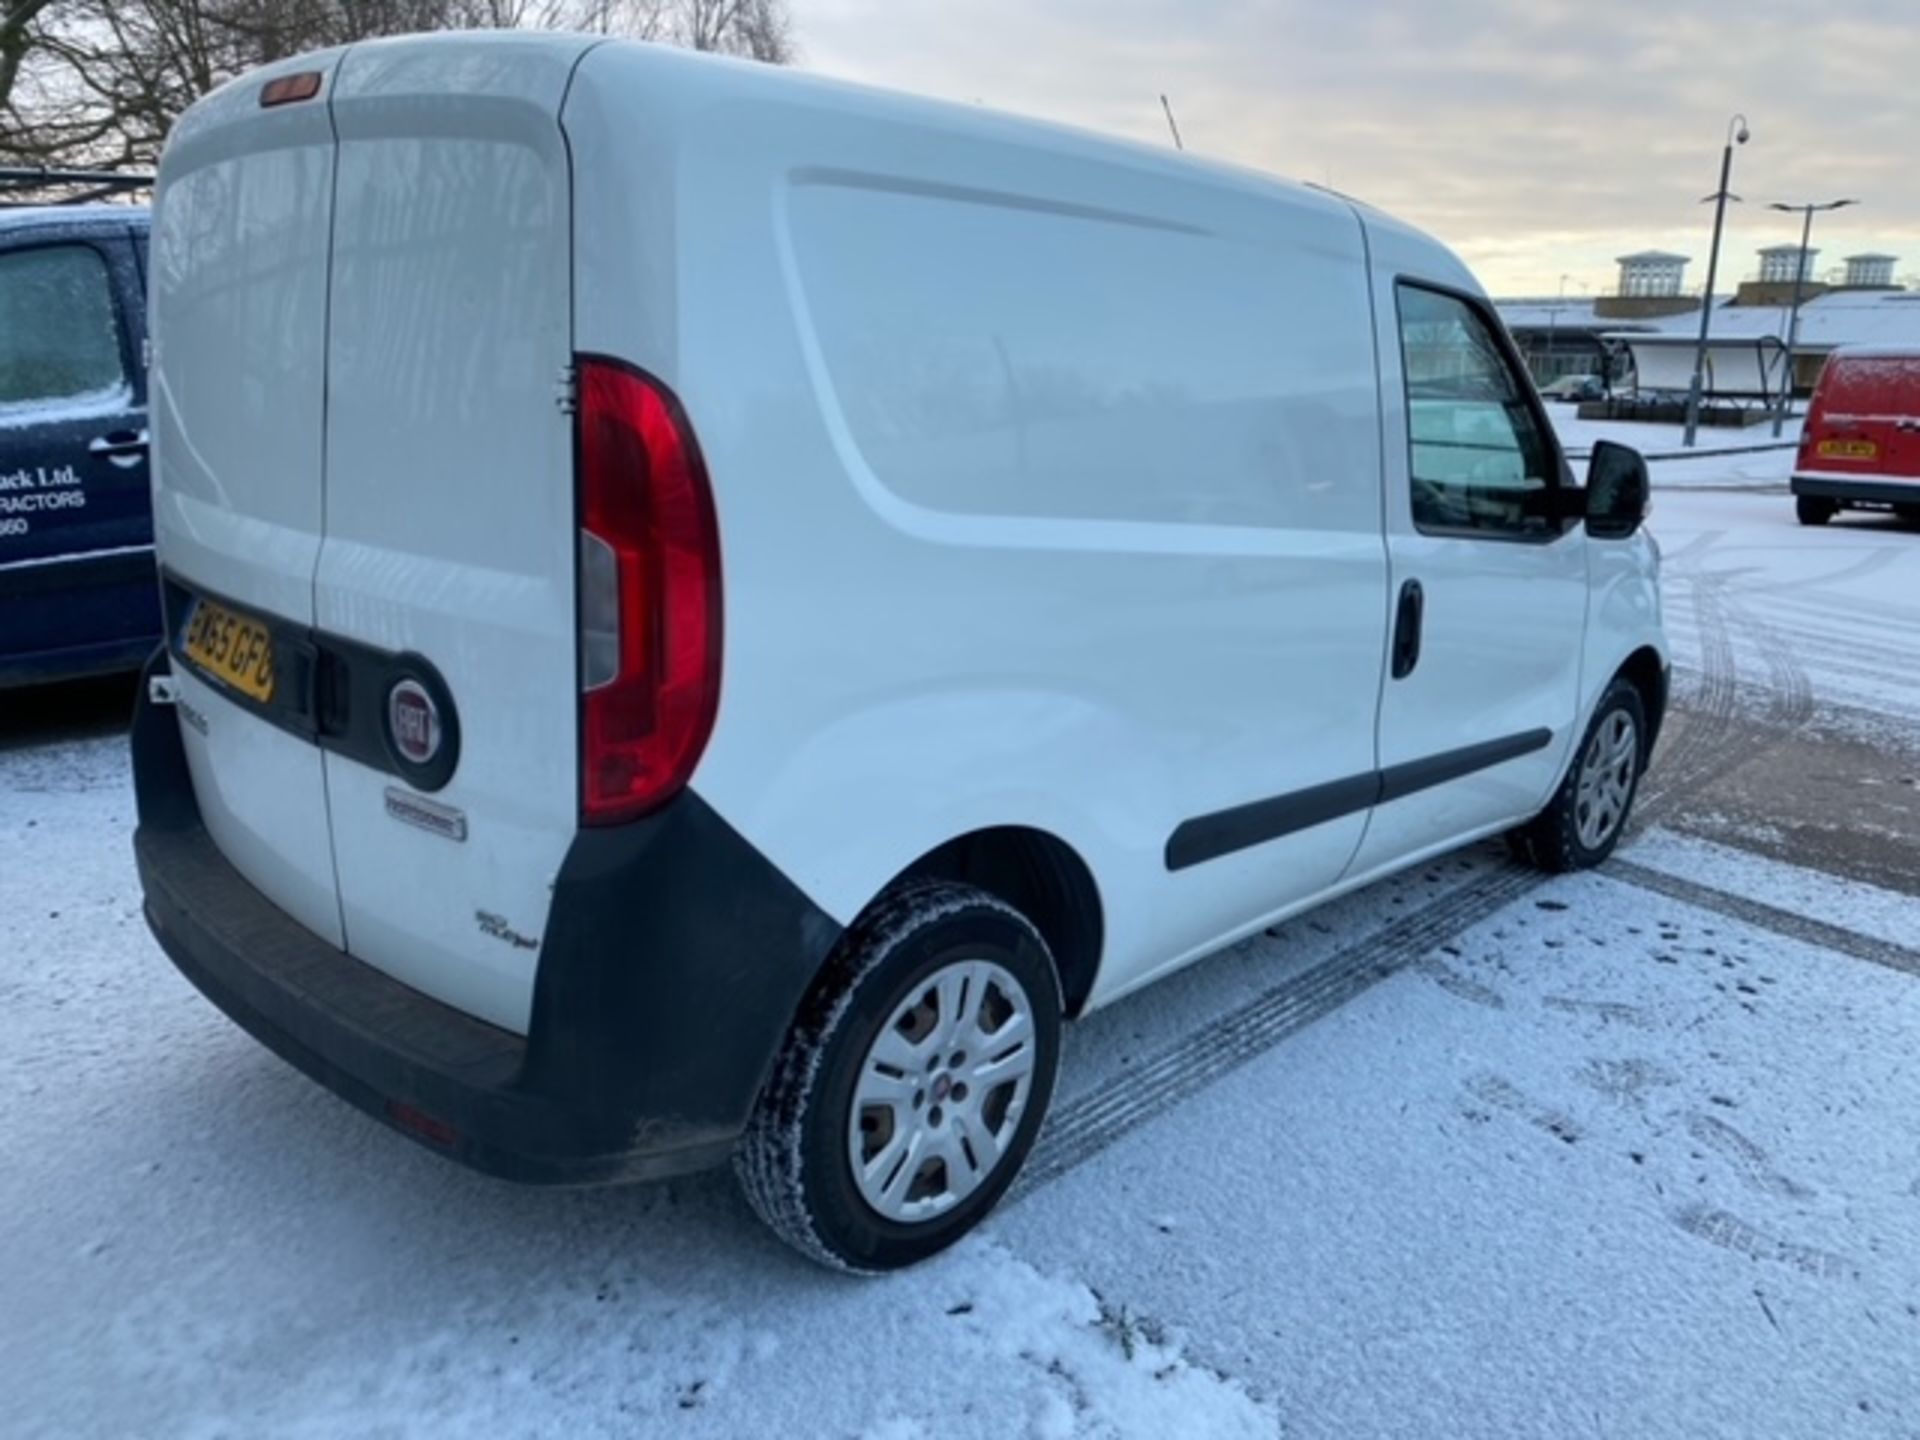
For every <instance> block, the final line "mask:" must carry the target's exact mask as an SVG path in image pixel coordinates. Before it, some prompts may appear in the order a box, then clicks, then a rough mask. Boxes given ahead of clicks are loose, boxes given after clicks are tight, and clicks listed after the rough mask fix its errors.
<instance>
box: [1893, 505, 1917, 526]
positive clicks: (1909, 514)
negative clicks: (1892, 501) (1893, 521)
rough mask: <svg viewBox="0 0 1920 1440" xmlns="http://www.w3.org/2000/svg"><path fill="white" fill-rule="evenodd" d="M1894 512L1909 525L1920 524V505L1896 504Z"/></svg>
mask: <svg viewBox="0 0 1920 1440" xmlns="http://www.w3.org/2000/svg"><path fill="white" fill-rule="evenodd" d="M1893 513H1894V514H1895V515H1898V516H1899V517H1900V518H1901V519H1902V520H1904V521H1906V522H1907V524H1909V525H1920V505H1896V506H1894V507H1893Z"/></svg>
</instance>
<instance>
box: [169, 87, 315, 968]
mask: <svg viewBox="0 0 1920 1440" xmlns="http://www.w3.org/2000/svg"><path fill="white" fill-rule="evenodd" d="M338 59H339V55H338V52H330V53H324V54H318V55H307V56H303V57H301V58H300V59H298V60H296V61H290V62H286V63H284V64H281V65H279V66H274V67H269V68H268V69H266V70H263V71H257V72H255V73H254V74H252V75H249V76H247V77H246V78H245V79H243V80H238V81H235V82H234V83H232V84H230V85H228V86H227V87H226V88H225V89H223V90H221V91H218V92H216V93H215V94H213V95H211V96H209V97H207V98H206V99H204V100H202V101H201V102H200V103H199V104H197V105H195V106H194V107H193V108H192V109H191V110H190V111H189V112H188V113H187V114H186V115H185V116H184V117H182V119H181V121H180V123H179V124H178V125H177V126H175V128H174V131H173V135H172V137H171V138H170V139H169V141H168V144H167V150H166V154H165V156H164V158H163V159H162V161H161V166H160V178H159V186H158V191H157V201H156V208H155V212H154V216H153V242H152V256H151V266H150V269H151V274H150V286H149V289H150V302H151V311H152V317H153V325H154V329H153V347H154V349H153V364H152V368H151V371H150V373H149V376H148V382H149V390H150V395H149V400H150V404H149V409H150V412H151V426H152V431H153V462H154V468H155V484H154V529H155V534H156V538H157V540H158V542H159V546H160V553H161V556H162V558H163V563H164V565H165V566H166V567H167V571H166V573H165V575H164V576H163V579H164V582H165V583H164V585H163V590H164V595H165V599H166V608H167V614H166V622H167V625H168V643H169V646H170V648H171V649H172V651H173V655H174V660H173V672H174V674H175V676H176V677H177V685H178V687H179V699H180V716H181V721H182V724H181V739H182V741H183V742H184V744H185V747H186V754H187V763H188V766H189V768H190V769H191V771H192V773H193V786H194V791H195V794H196V795H197V797H198V799H199V803H200V811H201V815H202V817H203V818H204V820H205V822H206V826H207V829H208V832H209V833H210V834H211V835H212V837H213V840H214V843H215V844H217V845H218V846H219V847H220V849H221V851H222V853H224V854H225V855H226V857H227V858H228V860H230V861H231V862H232V863H233V865H234V867H235V868H236V869H238V870H239V871H240V873H241V874H243V875H245V876H246V877H247V879H248V880H250V881H251V882H252V883H253V884H254V885H255V887H257V888H258V889H259V890H260V891H261V892H262V893H264V894H265V895H266V896H267V897H268V898H269V899H270V900H272V901H274V903H275V904H277V905H279V906H280V907H281V908H282V909H283V910H285V911H286V912H287V913H288V914H290V915H292V916H293V917H294V918H295V919H297V920H299V921H300V922H301V923H302V924H303V925H305V926H306V927H307V928H308V929H310V930H312V931H313V932H314V933H316V934H318V935H321V936H323V937H326V938H328V939H330V940H332V941H333V943H335V944H338V943H339V941H340V934H341V931H340V908H339V902H338V897H337V895H336V892H335V887H334V881H333V857H332V853H331V849H330V846H329V837H328V826H327V798H326V790H325V779H324V776H323V773H322V769H321V762H320V752H319V750H318V749H316V748H315V747H314V745H313V742H312V740H311V738H310V736H304V735H302V734H300V733H298V732H299V731H300V729H301V728H302V727H303V726H304V725H305V711H306V708H307V707H306V698H307V690H308V687H309V685H310V682H311V674H310V670H309V669H308V668H307V667H305V666H302V665H300V664H298V663H297V661H298V659H299V657H300V655H301V654H302V653H304V652H302V650H301V648H300V647H301V645H302V639H301V637H303V636H304V635H305V633H306V631H307V628H308V627H309V626H311V624H312V623H313V575H314V565H315V562H316V560H317V558H318V556H319V553H320V529H321V508H322V498H323V497H322V487H321V441H322V433H321V417H322V411H323V406H324V403H325V397H324V389H323V386H324V381H325V374H324V361H325V356H326V341H325V336H326V321H327V314H326V301H327V245H328V232H329V228H330V226H331V222H332V196H333V127H332V125H331V123H330V121H329V120H328V117H327V109H326V106H325V104H324V103H315V104H308V103H302V104H288V105H284V106H276V107H267V106H265V105H263V104H262V101H263V99H264V98H265V97H264V95H263V91H264V89H265V87H266V85H267V84H268V83H269V82H271V81H272V80H273V79H275V78H276V77H277V76H279V75H282V74H288V73H296V72H307V71H311V72H317V73H318V74H319V75H320V76H321V77H322V88H323V90H324V86H325V83H326V81H327V80H329V79H330V78H331V76H332V74H333V71H334V69H335V67H336V65H337V63H338ZM216 621H217V622H218V624H217V626H216V625H215V624H214V622H216ZM196 625H197V626H198V630H197V631H194V627H195V626H196ZM190 631H194V633H197V634H199V635H200V636H201V637H203V638H206V639H208V640H209V642H210V643H211V644H213V645H219V644H221V643H224V646H225V648H224V651H223V652H222V653H223V654H224V655H225V657H226V658H228V659H232V658H234V656H235V655H236V653H237V652H236V648H235V647H236V646H238V645H240V644H242V643H246V644H248V646H249V649H251V647H252V645H253V644H254V643H256V642H257V641H258V640H259V638H260V637H262V636H266V635H271V636H273V637H274V638H275V644H276V646H277V647H284V649H279V650H276V657H275V663H274V664H272V665H270V666H268V667H267V668H266V669H265V670H262V669H261V668H260V667H259V666H257V665H256V666H254V667H253V668H252V669H251V670H250V671H248V672H247V673H246V674H241V673H240V672H239V670H238V668H237V667H236V668H235V669H234V670H233V671H232V672H230V673H229V674H228V675H227V677H226V678H225V679H214V678H209V672H208V671H204V670H201V669H197V668H195V666H194V665H193V664H192V663H190V662H189V661H188V659H187V657H186V653H185V652H186V650H187V648H188V644H187V642H188V638H189V634H190ZM248 637H251V638H248ZM202 653H203V654H206V655H208V656H209V657H210V656H211V653H212V652H211V650H203V652H202ZM269 677H270V679H269ZM249 690H251V692H252V693H249Z"/></svg>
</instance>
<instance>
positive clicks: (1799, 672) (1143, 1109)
mask: <svg viewBox="0 0 1920 1440" xmlns="http://www.w3.org/2000/svg"><path fill="white" fill-rule="evenodd" d="M1692 592H1693V599H1694V604H1695V610H1696V613H1698V614H1699V615H1700V617H1701V630H1702V662H1703V664H1702V669H1701V671H1700V672H1699V680H1698V683H1697V684H1696V686H1695V689H1694V692H1693V693H1692V694H1691V695H1689V696H1688V697H1686V700H1685V702H1684V708H1685V710H1686V713H1687V716H1688V723H1687V725H1686V726H1685V728H1684V730H1683V732H1682V733H1681V735H1680V736H1679V737H1678V738H1677V739H1676V741H1675V742H1674V744H1673V745H1672V746H1671V747H1670V748H1669V749H1668V750H1667V751H1665V752H1663V754H1662V756H1661V764H1660V770H1659V771H1658V772H1655V773H1658V774H1660V775H1661V777H1662V780H1663V782H1664V783H1662V784H1661V785H1660V786H1659V787H1658V788H1657V789H1654V788H1650V789H1649V791H1648V793H1647V794H1646V795H1645V797H1644V799H1643V801H1642V808H1641V816H1642V819H1641V822H1640V823H1641V824H1643V825H1644V824H1646V823H1649V822H1651V821H1653V820H1655V819H1657V818H1658V816H1659V815H1660V814H1661V813H1662V812H1663V811H1665V810H1666V809H1668V808H1670V807H1671V806H1672V805H1674V804H1676V803H1678V802H1679V801H1681V800H1684V799H1685V798H1686V797H1688V796H1690V795H1692V794H1694V793H1696V792H1697V791H1699V790H1700V789H1702V788H1704V787H1705V786H1707V785H1710V784H1712V783H1713V782H1714V781H1715V780H1716V779H1718V778H1720V777H1721V776H1722V775H1724V774H1727V773H1729V772H1731V771H1732V770H1734V769H1736V768H1738V767H1739V766H1742V765H1745V764H1747V763H1749V762H1750V761H1752V760H1753V759H1754V758H1756V756H1758V755H1759V754H1761V753H1764V752H1765V750H1767V749H1770V748H1772V746H1773V745H1776V744H1778V743H1779V742H1780V740H1782V739H1784V738H1785V737H1786V735H1787V734H1789V733H1791V731H1792V730H1793V729H1796V728H1798V727H1799V726H1800V725H1802V724H1804V723H1805V722H1806V720H1807V719H1808V718H1810V717H1811V715H1812V713H1813V697H1812V689H1811V686H1810V685H1809V683H1808V681H1807V677H1806V672H1805V671H1804V669H1802V668H1801V667H1800V666H1799V664H1798V661H1797V659H1796V657H1795V656H1794V654H1793V652H1792V649H1791V647H1790V646H1787V645H1786V644H1785V642H1784V641H1783V640H1781V639H1780V638H1779V637H1777V636H1770V635H1769V634H1768V632H1767V627H1765V626H1764V624H1762V623H1761V622H1759V621H1758V620H1756V619H1755V618H1754V617H1753V616H1752V615H1751V614H1750V613H1749V612H1747V611H1746V610H1745V608H1744V607H1741V606H1738V605H1737V604H1735V603H1733V602H1731V601H1730V600H1728V598H1727V597H1726V596H1725V595H1724V593H1723V590H1722V588H1721V586H1720V585H1718V584H1716V583H1714V582H1712V581H1706V582H1696V583H1695V584H1694V585H1693V586H1692ZM1735 620H1737V621H1739V622H1740V623H1742V624H1743V625H1746V626H1750V627H1753V628H1754V629H1755V630H1757V631H1758V632H1759V633H1760V634H1761V636H1762V645H1761V650H1762V654H1763V656H1764V657H1765V661H1766V665H1767V669H1768V685H1767V689H1768V693H1769V702H1768V708H1767V714H1766V716H1765V717H1764V722H1763V723H1765V725H1766V728H1767V730H1768V731H1769V732H1770V733H1771V734H1772V735H1773V737H1774V738H1773V739H1771V740H1767V741H1763V742H1761V744H1760V745H1759V746H1757V747H1756V746H1754V745H1751V744H1746V745H1734V744H1731V743H1729V742H1730V741H1731V740H1732V739H1733V737H1734V733H1735V731H1736V730H1737V729H1739V728H1741V726H1742V723H1743V720H1742V717H1741V716H1740V714H1739V709H1738V707H1739V674H1738V672H1737V670H1736V668H1735V659H1734V644H1733V634H1732V624H1733V623H1734V621H1735ZM1768 641H1771V643H1767V642H1768ZM1613 863H1615V864H1620V863H1624V862H1617V861H1616V862H1613ZM1637 868H1639V867H1636V869H1637ZM1550 878H1552V877H1550V876H1547V875H1545V874H1542V873H1540V872H1538V871H1535V870H1531V869H1527V868H1525V867H1523V866H1520V865H1518V864H1514V863H1507V864H1503V865H1500V866H1498V867H1496V868H1494V869H1492V870H1490V871H1488V872H1486V873H1485V874H1483V875H1481V876H1478V877H1476V878H1474V879H1472V880H1469V881H1466V882H1465V883H1464V884H1462V885H1460V886H1459V887H1457V888H1456V889H1454V890H1453V891H1452V892H1451V893H1449V894H1447V895H1446V896H1444V897H1442V898H1441V899H1439V900H1437V901H1435V902H1434V903H1433V904H1431V905H1428V906H1426V907H1425V908H1424V909H1422V910H1421V911H1420V912H1419V913H1418V914H1415V915H1408V916H1404V917H1402V918H1401V919H1399V920H1397V921H1394V922H1393V923H1391V924H1389V925H1388V926H1386V927H1385V928H1384V929H1382V930H1380V931H1377V932H1374V933H1372V934H1370V935H1366V936H1363V937H1362V938H1360V939H1359V940H1356V941H1354V942H1353V943H1351V944H1349V945H1346V946H1344V947H1342V948H1341V949H1340V950H1338V951H1336V952H1335V953H1334V954H1333V955H1332V956H1331V957H1330V958H1328V959H1326V960H1323V961H1321V962H1320V963H1319V964H1317V965H1315V966H1313V967H1312V968H1311V969H1309V970H1307V971H1306V972H1304V973H1303V974H1300V975H1296V976H1292V977H1289V978H1288V979H1287V980H1284V981H1282V982H1281V983H1279V984H1277V985H1275V986H1273V987H1272V988H1271V989H1269V990H1267V991H1265V992H1264V993H1263V994H1261V995H1260V996H1258V997H1257V998H1256V999H1254V1000H1253V1001H1252V1002H1250V1003H1248V1004H1246V1005H1243V1006H1240V1007H1237V1008H1235V1009H1233V1010H1231V1011H1228V1012H1226V1013H1224V1014H1222V1015H1220V1016H1218V1017H1216V1018H1215V1019H1213V1020H1212V1021H1209V1022H1208V1023H1206V1024H1204V1025H1201V1026H1200V1027H1198V1028H1197V1029H1195V1030H1192V1031H1189V1032H1188V1033H1187V1034H1186V1035H1185V1036H1183V1037H1182V1038H1181V1039H1179V1040H1177V1041H1175V1042H1174V1043H1173V1044H1171V1045H1169V1046H1168V1047H1166V1048H1165V1049H1163V1050H1162V1051H1160V1052H1159V1053H1158V1054H1157V1055H1155V1056H1153V1057H1151V1058H1150V1059H1148V1060H1147V1061H1146V1063H1144V1064H1142V1065H1139V1066H1136V1067H1132V1068H1130V1069H1128V1070H1126V1071H1124V1072H1122V1073H1121V1074H1120V1075H1119V1076H1117V1077H1116V1078H1115V1079H1114V1081H1113V1082H1112V1083H1110V1084H1108V1085H1106V1086H1102V1087H1099V1088H1096V1089H1094V1090H1091V1091H1090V1092H1088V1093H1086V1094H1083V1095H1081V1096H1078V1097H1076V1098H1075V1099H1073V1100H1070V1101H1068V1102H1066V1103H1065V1104H1063V1105H1060V1106H1059V1107H1057V1108H1056V1109H1055V1110H1054V1111H1053V1113H1052V1115H1051V1116H1050V1117H1049V1118H1048V1121H1047V1124H1046V1127H1045V1128H1044V1129H1043V1130H1042V1132H1041V1135H1040V1140H1039V1143H1038V1145H1037V1146H1036V1147H1035V1150H1034V1153H1033V1156H1032V1157H1031V1159H1029V1161H1028V1162H1027V1165H1026V1166H1025V1168H1024V1169H1023V1171H1022V1173H1021V1176H1020V1178H1019V1179H1018V1180H1017V1181H1016V1182H1015V1184H1014V1187H1013V1196H1014V1197H1015V1198H1017V1197H1019V1196H1023V1195H1026V1194H1028V1193H1030V1192H1031V1191H1034V1190H1037V1189H1039V1188H1041V1187H1042V1186H1044V1185H1046V1184H1048V1183H1049V1182H1051V1181H1053V1180H1057V1179H1059V1178H1060V1177H1061V1176H1063V1175H1065V1174H1067V1173H1068V1172H1070V1171H1072V1170H1073V1169H1075V1168H1076V1167H1078V1166H1080V1165H1082V1164H1084V1163H1085V1162H1086V1161H1088V1160H1091V1159H1092V1158H1093V1157H1094V1156H1096V1155H1098V1154H1099V1153H1100V1152H1101V1151H1103V1150H1105V1149H1107V1148H1108V1147H1109V1146H1111V1145H1113V1144H1114V1143H1115V1142H1116V1141H1118V1140H1120V1139H1121V1138H1123V1137H1124V1136H1126V1135H1127V1134H1128V1133H1130V1132H1131V1131H1133V1130H1135V1129H1137V1128H1138V1127H1139V1126H1141V1125H1143V1124H1145V1123H1146V1122H1147V1121H1149V1120H1152V1119H1153V1118H1155V1117H1156V1116H1159V1115H1161V1114H1164V1113H1165V1112H1167V1111H1168V1110H1170V1109H1172V1108H1173V1107H1175V1106H1176V1105H1178V1104H1180V1103H1181V1102H1182V1101H1184V1100H1186V1099H1187V1098H1188V1097H1190V1096H1192V1095H1194V1094H1196V1093H1198V1092H1199V1091H1201V1090H1203V1089H1205V1088H1206V1087H1207V1086H1209V1085H1211V1084H1213V1083H1214V1082H1215V1081H1217V1080H1219V1079H1221V1078H1223V1077H1224V1076H1226V1075H1228V1074H1231V1073H1232V1072H1233V1071H1235V1070H1237V1069H1239V1068H1240V1067H1241V1066H1242V1065H1245V1064H1247V1063H1248V1062H1249V1061H1251V1060H1254V1059H1256V1058H1257V1057H1259V1056H1260V1055H1263V1054H1265V1053H1266V1052H1267V1051H1269V1050H1271V1049H1273V1048H1274V1047H1275V1046H1277V1045H1279V1044H1280V1043H1282V1042H1283V1041H1285V1040H1286V1039H1287V1038H1288V1037H1289V1036H1292V1035H1294V1034H1297V1033H1298V1032H1299V1031H1301V1030H1303V1029H1305V1028H1306V1027H1307V1026H1309V1025H1311V1024H1313V1023H1314V1021H1316V1020H1319V1019H1322V1018H1323V1017H1325V1016H1327V1015H1329V1014H1331V1013H1332V1012H1333V1011H1335V1010H1337V1009H1339V1008H1340V1007H1341V1006H1342V1005H1344V1004H1346V1003H1347V1002H1348V1001H1350V1000H1352V999H1354V998H1355V997H1356V996H1358V995H1361V994H1363V993H1364V992H1365V991H1367V990H1369V989H1371V988H1372V987H1373V986H1375V985H1377V984H1379V983H1380V982H1381V981H1382V980H1385V979H1387V978H1389V977H1390V976H1392V975H1395V974H1397V973H1399V972H1400V971H1402V970H1405V969H1408V968H1410V967H1412V966H1414V965H1415V964H1417V963H1418V962H1419V961H1420V960H1421V959H1422V957H1424V956H1426V955H1427V954H1428V953H1429V952H1431V951H1433V950H1434V949H1436V948H1438V947H1439V946H1440V945H1443V944H1445V943H1446V942H1447V941H1449V940H1451V939H1453V938H1454V937H1455V936H1457V935H1459V934H1461V933H1462V932H1463V931H1466V930H1469V929H1471V928H1472V927H1473V926H1475V925H1477V924H1479V923H1480V922H1482V921H1483V920H1487V919H1489V918H1491V917H1492V916H1494V915H1496V914H1498V913H1499V912H1500V911H1502V910H1504V909H1506V908H1507V907H1508V906H1509V905H1511V904H1513V903H1514V902H1515V901H1516V900H1519V899H1521V898H1523V897H1524V896H1526V895H1528V894H1530V893H1531V892H1532V891H1534V890H1536V889H1538V888H1539V887H1540V886H1542V885H1544V884H1545V883H1546V882H1547V881H1548V880H1549V879H1550ZM1854 938H1855V939H1857V940H1865V938H1866V937H1854ZM1815 943H1818V942H1815ZM1896 948H1897V947H1896Z"/></svg>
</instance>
